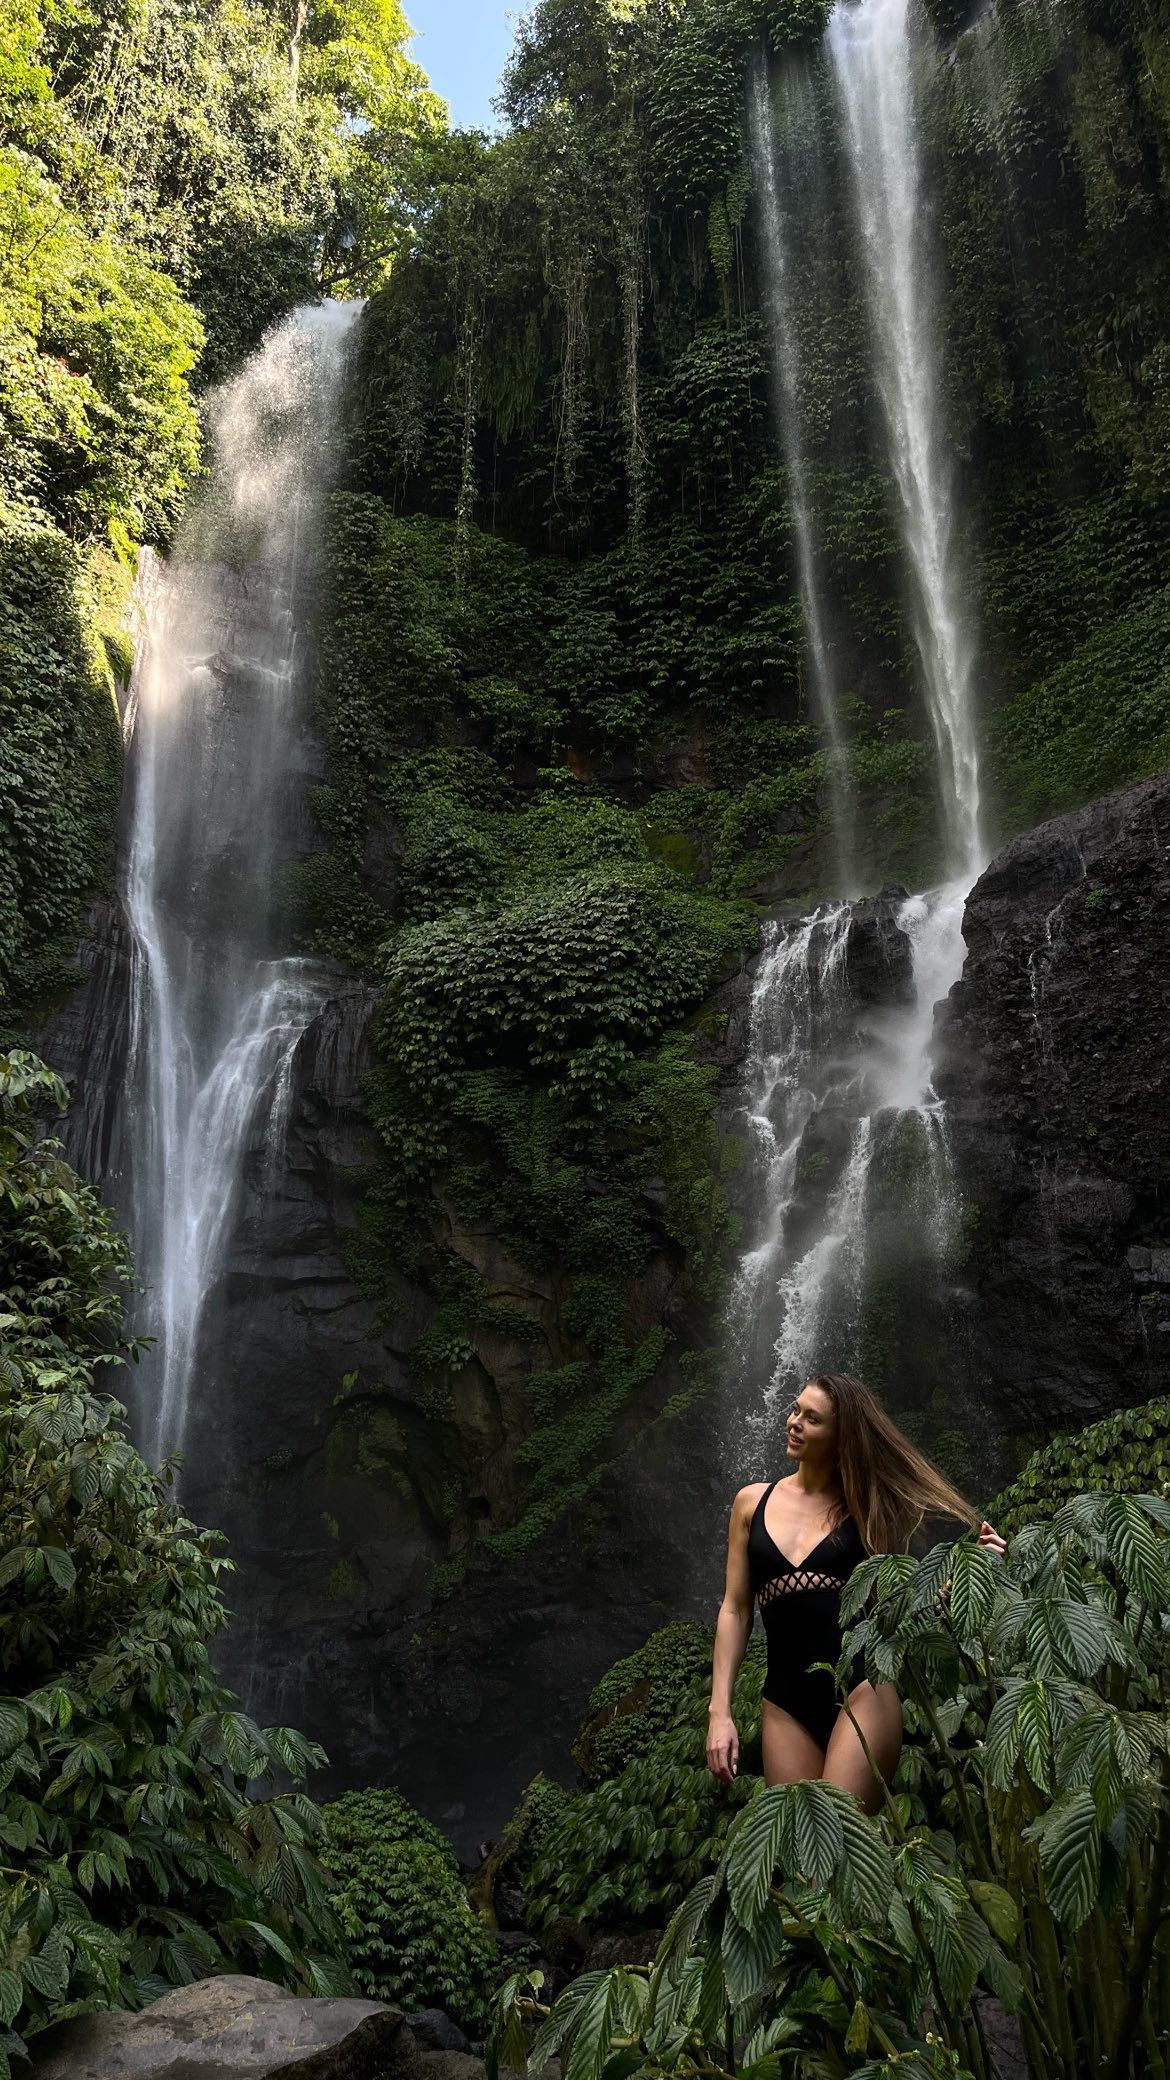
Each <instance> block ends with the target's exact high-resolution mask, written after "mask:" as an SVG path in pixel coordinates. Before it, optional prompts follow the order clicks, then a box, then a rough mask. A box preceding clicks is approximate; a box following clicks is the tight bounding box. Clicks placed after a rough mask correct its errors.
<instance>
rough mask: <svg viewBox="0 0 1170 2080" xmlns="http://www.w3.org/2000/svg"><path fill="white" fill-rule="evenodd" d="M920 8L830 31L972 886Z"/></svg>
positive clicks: (844, 6)
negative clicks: (917, 89) (917, 82)
mask: <svg viewBox="0 0 1170 2080" xmlns="http://www.w3.org/2000/svg"><path fill="white" fill-rule="evenodd" d="M910 6H911V0H837V5H836V6H835V7H834V10H833V13H832V15H831V17H830V20H829V28H828V41H829V52H830V56H831V59H832V64H833V69H834V74H835V77H836V80H837V87H838V93H839V96H840V101H841V108H842V112H843V116H844V133H845V143H846V147H847V151H848V157H849V162H850V166H851V169H852V176H853V192H854V202H855V207H856V212H857V221H858V227H859V231H860V235H861V249H862V261H863V266H864V271H865V280H866V288H867V293H868V301H869V308H870V317H871V322H872V329H873V335H874V342H875V349H876V356H875V358H876V373H877V383H878V394H879V396H880V399H881V405H882V412H883V415H884V418H885V423H886V434H887V446H888V452H889V459H890V464H891V469H892V473H893V478H894V482H895V485H896V487H897V493H898V503H899V512H900V520H901V530H902V539H903V544H904V548H905V553H906V562H907V566H908V570H909V575H910V578H911V591H912V600H913V626H914V634H915V639H916V642H917V647H918V652H919V656H920V659H921V663H922V672H923V679H924V682H925V687H926V694H927V703H928V706H929V710H930V719H931V725H932V728H933V731H934V740H935V748H936V754H937V760H938V774H939V793H940V797H941V803H942V812H943V821H944V826H945V830H946V836H947V842H948V848H949V852H950V860H951V867H952V871H953V872H954V873H955V874H956V875H963V874H965V875H966V876H967V879H968V883H970V882H972V881H974V879H975V876H976V874H977V872H978V871H979V868H980V867H981V866H982V864H983V860H984V853H983V840H982V834H981V828H980V779H979V749H978V741H977V735H976V714H975V645H974V640H973V635H972V629H971V617H970V613H969V609H968V606H967V602H966V599H965V596H964V587H963V583H962V580H961V576H960V569H959V556H960V550H961V543H962V532H961V527H960V513H959V506H958V499H957V492H956V486H955V471H954V462H953V457H952V452H951V448H950V444H949V442H948V440H947V433H946V426H945V422H944V414H943V408H942V397H941V389H942V385H941V375H940V367H939V338H938V316H937V311H936V298H935V294H934V288H933V279H932V271H931V265H930V258H931V256H930V253H929V249H928V239H927V221H928V220H927V203H928V197H927V194H926V188H925V181H924V177H923V163H922V152H921V145H920V140H919V132H918V111H917V106H916V101H915V93H914V65H913V56H914V52H913V44H912V40H911V36H910V22H909V16H910Z"/></svg>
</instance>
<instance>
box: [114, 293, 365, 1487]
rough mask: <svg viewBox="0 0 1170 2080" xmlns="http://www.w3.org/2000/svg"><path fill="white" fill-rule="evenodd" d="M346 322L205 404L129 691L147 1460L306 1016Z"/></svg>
mask: <svg viewBox="0 0 1170 2080" xmlns="http://www.w3.org/2000/svg"><path fill="white" fill-rule="evenodd" d="M358 308H359V306H358V305H357V304H347V305H341V304H329V303H326V304H322V305H314V306H306V307H305V308H303V309H301V310H298V311H296V312H294V313H293V314H292V316H291V317H290V318H288V319H287V320H285V321H284V322H283V323H282V324H280V325H279V326H277V327H276V328H275V329H274V330H273V331H272V332H271V333H270V334H269V336H268V338H267V339H266V340H265V342H264V343H263V345H262V347H261V348H260V349H259V351H258V352H257V353H256V354H255V355H254V356H253V358H252V359H251V360H250V361H249V362H248V363H247V364H246V366H245V367H244V368H243V369H242V370H241V372H240V373H239V374H238V375H237V376H236V377H235V378H234V379H233V380H232V381H230V382H228V383H226V384H225V385H224V386H223V387H222V388H221V389H220V390H218V391H217V392H215V393H214V395H213V396H212V398H211V400H210V403H209V420H210V434H211V449H212V467H211V474H210V479H209V482H208V484H207V487H206V489H205V490H204V491H203V493H202V494H201V495H200V496H199V497H198V498H197V499H196V501H195V504H194V506H193V508H192V510H191V513H190V515H189V517H188V519H187V520H186V522H185V524H184V527H183V530H182V533H181V536H180V540H179V542H178V544H177V547H176V550H175V552H174V554H173V555H172V556H171V558H170V559H169V560H168V562H167V564H166V566H165V567H164V568H163V569H162V570H161V571H157V572H156V573H155V579H154V583H153V585H152V587H151V588H150V591H151V596H150V598H149V600H148V603H147V627H146V634H145V638H144V641H143V643H142V646H141V648H140V652H139V659H138V664H137V667H136V671H135V676H134V684H133V687H132V691H131V702H130V707H129V711H128V717H127V722H128V729H129V731H130V733H131V776H132V790H133V792H132V807H131V817H130V829H129V841H128V845H127V849H126V867H125V887H124V899H125V907H126V912H127V916H128V918H129V922H130V926H131V932H132V940H133V966H132V991H131V1009H130V1061H129V1074H128V1078H127V1084H128V1098H127V1102H128V1105H129V1106H130V1107H131V1108H132V1113H131V1117H130V1120H129V1122H128V1129H127V1133H126V1139H127V1141H128V1143H129V1170H130V1178H129V1217H130V1226H131V1231H132V1238H133V1241H134V1246H135V1252H136V1260H137V1264H138V1267H139V1270H140V1273H141V1275H142V1276H143V1279H144V1281H145V1283H146V1285H147V1287H148V1289H149V1295H150V1297H149V1300H148V1305H147V1309H146V1314H147V1319H148V1326H149V1328H150V1330H151V1332H152V1333H153V1334H154V1335H155V1336H156V1337H157V1339H158V1343H157V1348H156V1352H155V1354H154V1355H153V1356H152V1358H151V1360H150V1361H148V1364H147V1366H146V1367H145V1368H144V1371H145V1375H146V1376H145V1380H144V1384H143V1387H142V1389H140V1393H139V1402H140V1414H139V1431H140V1436H141V1441H142V1443H143V1446H144V1449H146V1450H147V1451H148V1452H151V1453H152V1454H153V1455H154V1456H155V1457H159V1456H161V1455H162V1454H164V1453H166V1452H169V1451H171V1450H174V1449H177V1448H180V1447H182V1446H183V1444H184V1441H185V1439H186V1437H187V1433H188V1428H189V1423H190V1417H191V1407H190V1390H191V1385H192V1378H193V1373H194V1368H195V1364H196V1357H197V1351H198V1344H199V1335H200V1327H201V1322H202V1320H203V1317H204V1314H205V1310H206V1306H207V1302H208V1299H209V1296H210V1295H211V1293H212V1292H213V1290H214V1286H215V1281H216V1277H217V1275H218V1273H219V1270H220V1268H221V1266H222V1262H223V1255H224V1251H225V1248H226V1244H227V1240H228V1237H229V1234H230V1229H231V1223H232V1219H233V1216H234V1213H235V1211H236V1208H237V1204H238V1197H239V1191H240V1185H241V1176H242V1170H243V1167H244V1160H245V1156H246V1154H247V1152H248V1150H249V1148H250V1146H251V1145H252V1144H253V1143H254V1142H255V1141H257V1140H259V1142H260V1144H261V1146H262V1147H265V1148H266V1149H267V1151H268V1154H269V1156H271V1152H272V1147H273V1144H274V1142H275V1141H278V1140H279V1139H280V1138H281V1137H282V1136H283V1131H284V1125H285V1120H286V1115H287V1101H288V1091H289V1075H290V1069H291V1062H292V1055H293V1052H294V1050H295V1048H296V1045H297V1042H298V1041H299V1039H300V1038H301V1036H302V1035H303V1033H304V1031H305V1029H306V1027H307V1025H308V1023H309V1021H310V1019H311V1018H312V1016H313V1014H314V1011H315V1010H316V1008H317V1006H318V1005H319V1003H320V1001H321V995H322V984H321V982H320V980H319V979H318V978H317V977H316V976H315V975H314V973H313V971H312V969H311V968H310V967H309V966H308V965H307V964H306V963H305V962H304V961H302V960H298V959H296V958H293V957H292V956H291V955H290V954H289V953H288V951H287V948H288V945H289V940H290V936H291V935H290V930H289V926H288V923H287V921H286V910H287V903H288V893H287V886H286V884H287V876H288V871H289V869H290V868H291V867H292V866H293V864H294V863H295V861H296V860H297V859H298V858H300V857H302V856H303V855H304V854H305V853H306V851H307V850H308V849H309V848H310V845H311V835H310V833H309V831H308V829H307V825H306V806H305V797H306V791H307V790H306V782H307V780H308V778H309V775H310V772H311V770H312V758H313V751H312V744H311V740H310V738H309V735H308V730H307V718H306V714H305V707H304V685H303V673H302V672H301V669H300V665H301V657H300V650H301V642H300V634H301V615H302V612H303V608H304V604H305V601H304V592H305V585H306V580H307V578H308V575H309V573H310V570H311V561H312V557H311V550H312V536H313V528H312V519H313V511H314V506H315V503H316V501H317V499H318V498H319V496H320V493H321V491H322V489H323V487H324V486H325V484H326V483H327V481H328V473H329V468H330V458H331V435H332V430H333V426H334V422H335V407H336V403H337V400H338V397H339V394H340V386H341V377H342V370H343V366H344V358H345V346H346V341H347V338H348V335H349V332H350V329H351V327H352V324H353V321H354V318H355V316H356V313H357V310H358Z"/></svg>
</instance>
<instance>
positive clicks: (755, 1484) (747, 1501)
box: [731, 1481, 771, 1516]
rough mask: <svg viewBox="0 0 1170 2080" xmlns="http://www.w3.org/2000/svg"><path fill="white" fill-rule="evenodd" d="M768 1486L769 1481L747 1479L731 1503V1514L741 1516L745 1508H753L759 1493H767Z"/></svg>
mask: <svg viewBox="0 0 1170 2080" xmlns="http://www.w3.org/2000/svg"><path fill="white" fill-rule="evenodd" d="M770 1486H771V1482H770V1481H748V1483H747V1485H746V1487H743V1488H740V1489H739V1491H738V1493H737V1494H736V1497H735V1500H734V1501H733V1503H732V1505H731V1513H732V1515H733V1516H742V1515H743V1512H744V1511H745V1510H753V1509H754V1508H755V1506H756V1504H757V1502H758V1501H759V1499H760V1497H761V1495H766V1494H767V1492H768V1489H769V1487H770Z"/></svg>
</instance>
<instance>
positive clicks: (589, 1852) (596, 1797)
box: [526, 1627, 764, 1928]
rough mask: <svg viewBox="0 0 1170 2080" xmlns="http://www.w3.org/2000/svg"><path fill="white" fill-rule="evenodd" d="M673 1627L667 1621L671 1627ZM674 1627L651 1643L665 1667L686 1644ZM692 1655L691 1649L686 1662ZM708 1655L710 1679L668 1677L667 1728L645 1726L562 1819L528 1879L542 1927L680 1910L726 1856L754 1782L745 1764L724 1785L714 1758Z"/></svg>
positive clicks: (751, 1698) (746, 1735)
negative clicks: (709, 1758)
mask: <svg viewBox="0 0 1170 2080" xmlns="http://www.w3.org/2000/svg"><path fill="white" fill-rule="evenodd" d="M695 1629H696V1631H697V1630H698V1628H695ZM675 1630H676V1628H672V1627H671V1628H667V1634H670V1633H672V1632H674V1631H675ZM667 1634H659V1635H657V1636H656V1637H657V1645H655V1643H654V1642H651V1643H648V1647H647V1648H646V1649H643V1653H648V1654H649V1657H650V1660H651V1661H652V1662H653V1663H654V1664H655V1665H656V1666H663V1674H664V1675H665V1666H664V1657H665V1656H667V1655H669V1654H670V1653H671V1651H672V1649H673V1650H674V1651H675V1652H677V1649H678V1645H679V1644H680V1643H679V1642H678V1641H677V1640H669V1639H668V1637H667ZM688 1645H689V1643H688ZM759 1645H760V1643H759V1642H754V1643H753V1644H752V1645H751V1646H750V1647H749V1651H748V1656H747V1660H746V1663H745V1666H744V1671H743V1674H742V1675H741V1678H740V1691H739V1702H740V1713H741V1719H740V1726H741V1732H742V1736H743V1743H744V1747H745V1750H747V1751H748V1752H749V1753H750V1751H751V1748H752V1746H753V1745H754V1744H755V1743H756V1742H758V1738H759V1724H760V1687H761V1684H762V1682H763V1675H764V1670H763V1656H762V1654H761V1652H760V1651H759ZM689 1658H690V1655H689V1653H688V1652H685V1651H684V1654H683V1656H682V1657H680V1659H681V1661H682V1665H683V1666H685V1664H686V1661H687V1660H689ZM706 1660H707V1663H708V1667H707V1672H706V1677H705V1679H704V1681H703V1682H699V1681H697V1680H692V1681H691V1682H690V1683H689V1684H687V1683H682V1684H681V1685H680V1683H679V1682H678V1681H677V1680H676V1684H675V1687H674V1690H673V1694H670V1692H669V1691H668V1689H667V1686H666V1684H665V1682H664V1683H663V1694H662V1695H661V1697H660V1698H659V1699H657V1700H656V1701H655V1707H654V1717H655V1720H656V1721H657V1722H658V1724H659V1725H661V1724H663V1722H665V1730H662V1731H659V1730H658V1726H655V1728H654V1729H653V1730H651V1729H647V1732H648V1733H649V1738H648V1739H646V1740H639V1741H637V1742H636V1743H632V1744H631V1745H633V1746H634V1753H633V1756H632V1759H631V1760H630V1761H628V1762H626V1763H625V1764H624V1766H623V1767H622V1768H621V1769H620V1770H619V1771H618V1772H617V1774H615V1775H614V1776H612V1777H610V1778H608V1779H606V1780H605V1781H602V1782H600V1783H599V1784H597V1785H596V1787H595V1788H594V1789H592V1790H590V1791H586V1792H583V1793H581V1794H580V1795H579V1796H578V1797H576V1798H575V1799H574V1800H573V1801H572V1803H571V1804H568V1805H566V1807H565V1809H564V1811H563V1813H562V1814H561V1816H560V1817H559V1818H558V1819H556V1820H555V1821H554V1823H553V1825H552V1827H551V1828H550V1829H549V1832H548V1836H547V1840H546V1842H545V1845H544V1853H543V1855H542V1856H541V1857H540V1858H538V1859H537V1860H536V1861H535V1862H534V1864H533V1867H532V1870H531V1874H530V1876H529V1878H528V1882H527V1888H526V1905H527V1910H528V1914H529V1917H530V1919H531V1921H532V1924H533V1926H534V1927H537V1928H541V1927H547V1926H548V1925H549V1924H550V1923H551V1922H553V1921H554V1920H555V1919H556V1917H557V1915H558V1914H570V1915H572V1916H573V1918H574V1919H575V1920H578V1921H582V1922H585V1923H588V1922H591V1921H595V1922H605V1921H613V1920H626V1919H632V1920H636V1921H647V1922H652V1921H654V1920H656V1919H659V1918H660V1917H661V1916H662V1915H663V1914H668V1913H670V1912H672V1911H673V1909H674V1908H675V1907H676V1906H677V1905H678V1903H679V1901H680V1899H681V1898H682V1897H683V1895H684V1893H685V1892H686V1890H687V1889H688V1887H689V1886H691V1885H693V1884H694V1883H695V1882H696V1881H697V1880H699V1879H700V1878H701V1877H702V1876H703V1875H704V1874H705V1873H707V1872H709V1871H710V1870H711V1868H712V1867H713V1865H714V1864H715V1863H716V1861H717V1860H718V1857H719V1855H720V1853H721V1852H722V1849H723V1846H724V1843H725V1841H726V1839H727V1833H728V1829H729V1827H730V1825H731V1823H732V1821H733V1820H734V1818H735V1816H736V1814H737V1813H738V1812H739V1810H740V1809H741V1808H742V1806H743V1805H744V1803H745V1801H746V1800H747V1799H749V1798H750V1797H751V1794H752V1788H753V1787H752V1779H751V1778H750V1777H749V1776H748V1775H747V1774H746V1773H745V1774H744V1775H743V1776H742V1777H740V1778H739V1779H738V1780H737V1782H736V1783H735V1785H734V1786H733V1787H731V1788H730V1789H728V1788H727V1787H726V1786H724V1785H718V1784H716V1782H715V1779H714V1778H713V1777H712V1776H711V1774H710V1772H709V1771H708V1769H707V1767H706V1763H705V1760H704V1755H703V1736H702V1732H701V1728H702V1727H703V1726H705V1724H706V1708H707V1695H708V1692H709V1689H710V1667H709V1664H710V1646H709V1643H708V1649H707V1655H706ZM622 1668H623V1664H622V1663H619V1664H618V1667H617V1670H615V1671H611V1677H613V1678H614V1679H616V1680H620V1679H621V1678H620V1673H619V1672H620V1671H621V1669H622ZM680 1674H681V1670H680ZM615 1759H616V1758H615Z"/></svg>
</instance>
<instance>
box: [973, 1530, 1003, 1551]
mask: <svg viewBox="0 0 1170 2080" xmlns="http://www.w3.org/2000/svg"><path fill="white" fill-rule="evenodd" d="M979 1544H980V1545H981V1546H986V1547H987V1550H988V1552H989V1553H999V1554H1001V1555H1002V1554H1003V1553H1006V1552H1007V1540H1006V1538H1001V1537H1000V1535H999V1533H998V1531H997V1530H996V1529H995V1526H994V1525H993V1524H981V1525H980V1526H979Z"/></svg>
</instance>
